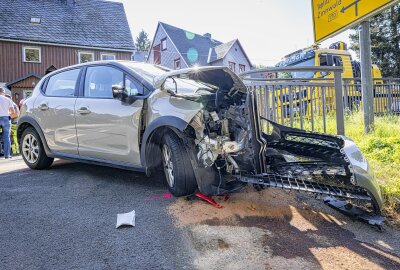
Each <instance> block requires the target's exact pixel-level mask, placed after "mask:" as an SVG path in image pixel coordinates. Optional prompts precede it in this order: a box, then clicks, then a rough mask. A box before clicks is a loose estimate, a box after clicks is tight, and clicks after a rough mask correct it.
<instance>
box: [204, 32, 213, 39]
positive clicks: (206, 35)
mask: <svg viewBox="0 0 400 270" xmlns="http://www.w3.org/2000/svg"><path fill="white" fill-rule="evenodd" d="M203 37H206V38H209V39H211V34H210V33H205V34H204V35H203Z"/></svg>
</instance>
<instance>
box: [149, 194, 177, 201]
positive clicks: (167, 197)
mask: <svg viewBox="0 0 400 270" xmlns="http://www.w3.org/2000/svg"><path fill="white" fill-rule="evenodd" d="M172 197H174V195H172V194H171V193H164V194H163V195H161V196H153V197H149V198H145V199H144V200H145V201H152V200H157V199H171V198H172Z"/></svg>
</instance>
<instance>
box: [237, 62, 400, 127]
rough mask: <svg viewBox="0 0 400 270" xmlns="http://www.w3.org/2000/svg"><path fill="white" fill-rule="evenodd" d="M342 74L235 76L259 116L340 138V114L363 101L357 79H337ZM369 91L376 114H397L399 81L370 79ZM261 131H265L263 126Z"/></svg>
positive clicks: (286, 70)
mask: <svg viewBox="0 0 400 270" xmlns="http://www.w3.org/2000/svg"><path fill="white" fill-rule="evenodd" d="M342 72H343V68H342V67H276V68H263V69H257V70H251V71H248V72H244V73H241V74H240V75H239V76H240V77H241V78H242V79H243V81H244V82H245V84H246V85H247V86H248V87H249V89H250V90H252V91H255V92H256V93H257V100H258V103H259V106H258V107H259V108H260V112H259V114H260V115H261V116H263V117H265V118H267V119H270V120H272V121H274V122H277V123H280V124H282V125H286V126H290V127H297V128H300V129H304V130H311V131H318V132H323V133H337V134H339V135H344V133H345V130H344V112H351V111H356V110H361V109H362V98H361V79H360V78H342ZM265 74H266V75H267V77H265V76H263V75H265ZM293 74H294V75H295V77H296V78H293V76H292V75H293ZM285 75H286V76H285ZM305 75H307V76H305ZM332 75H333V76H332ZM373 91H374V113H375V114H400V78H381V79H374V85H373ZM263 128H265V129H267V132H269V131H270V126H269V124H267V123H265V126H263Z"/></svg>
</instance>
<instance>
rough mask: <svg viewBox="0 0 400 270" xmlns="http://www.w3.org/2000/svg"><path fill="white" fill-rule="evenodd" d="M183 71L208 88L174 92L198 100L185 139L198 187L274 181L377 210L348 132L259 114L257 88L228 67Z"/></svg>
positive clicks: (220, 188) (375, 194) (230, 188)
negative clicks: (326, 131)
mask: <svg viewBox="0 0 400 270" xmlns="http://www.w3.org/2000/svg"><path fill="white" fill-rule="evenodd" d="M217 73H220V74H217ZM186 78H189V79H191V80H194V81H196V82H201V83H204V84H205V85H206V86H209V85H212V87H211V88H212V89H213V90H214V91H211V90H209V89H208V90H207V89H201V90H199V91H198V92H197V93H195V94H194V95H186V96H185V95H179V93H172V95H175V96H180V97H182V98H186V99H189V100H192V101H196V102H200V103H202V104H203V109H202V110H200V111H199V112H198V113H197V114H196V116H195V117H194V118H193V119H192V121H191V122H190V123H189V126H190V128H189V131H188V135H189V136H188V137H190V138H189V139H188V143H187V145H188V146H189V149H188V151H189V155H190V157H191V162H192V165H193V170H194V173H195V176H196V180H197V183H198V188H199V190H200V192H202V193H203V194H206V195H210V196H212V195H223V194H227V193H232V192H238V191H240V190H241V189H242V188H243V187H244V186H245V185H246V184H248V183H250V184H253V185H254V186H255V187H256V188H257V189H262V188H264V187H278V188H282V189H288V190H297V191H305V192H310V193H316V194H322V195H328V196H333V197H339V198H345V199H347V200H357V201H362V202H363V203H362V204H363V206H365V207H364V208H365V209H368V210H367V211H369V212H370V213H372V214H379V212H380V208H381V205H382V198H381V195H380V191H379V188H377V184H376V183H375V180H374V177H373V175H372V173H371V171H370V168H369V165H368V163H367V161H366V159H365V158H364V156H363V155H362V153H361V152H360V150H359V149H358V148H357V147H356V145H355V144H354V143H353V142H352V141H351V140H350V139H348V138H346V137H341V136H334V135H326V134H320V133H315V132H306V131H303V130H299V129H294V128H290V127H286V126H282V125H279V124H277V123H274V122H272V121H269V120H268V119H263V118H261V117H260V115H259V109H258V104H257V97H256V95H257V94H256V92H253V91H247V89H246V87H245V86H244V85H243V83H242V82H241V81H240V79H239V78H238V77H237V76H236V75H234V74H232V73H231V72H230V71H229V70H228V71H227V70H224V69H220V70H218V72H216V71H215V70H212V72H211V71H210V72H209V71H206V72H203V73H201V74H200V75H199V74H194V75H193V74H191V75H188V76H187V77H186ZM263 121H264V122H263ZM265 124H269V125H270V126H271V127H272V132H271V133H270V134H267V133H266V132H265V130H263V127H264V126H265ZM327 201H331V200H327ZM367 221H368V222H370V220H367ZM375 221H376V220H375ZM375 221H372V222H375Z"/></svg>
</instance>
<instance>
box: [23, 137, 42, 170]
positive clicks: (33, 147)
mask: <svg viewBox="0 0 400 270" xmlns="http://www.w3.org/2000/svg"><path fill="white" fill-rule="evenodd" d="M22 154H23V155H24V158H25V160H26V161H28V162H29V163H30V164H33V163H35V162H36V161H37V160H38V158H39V143H38V140H37V139H36V138H35V136H33V135H32V134H27V135H26V136H25V137H24V140H23V141H22Z"/></svg>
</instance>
